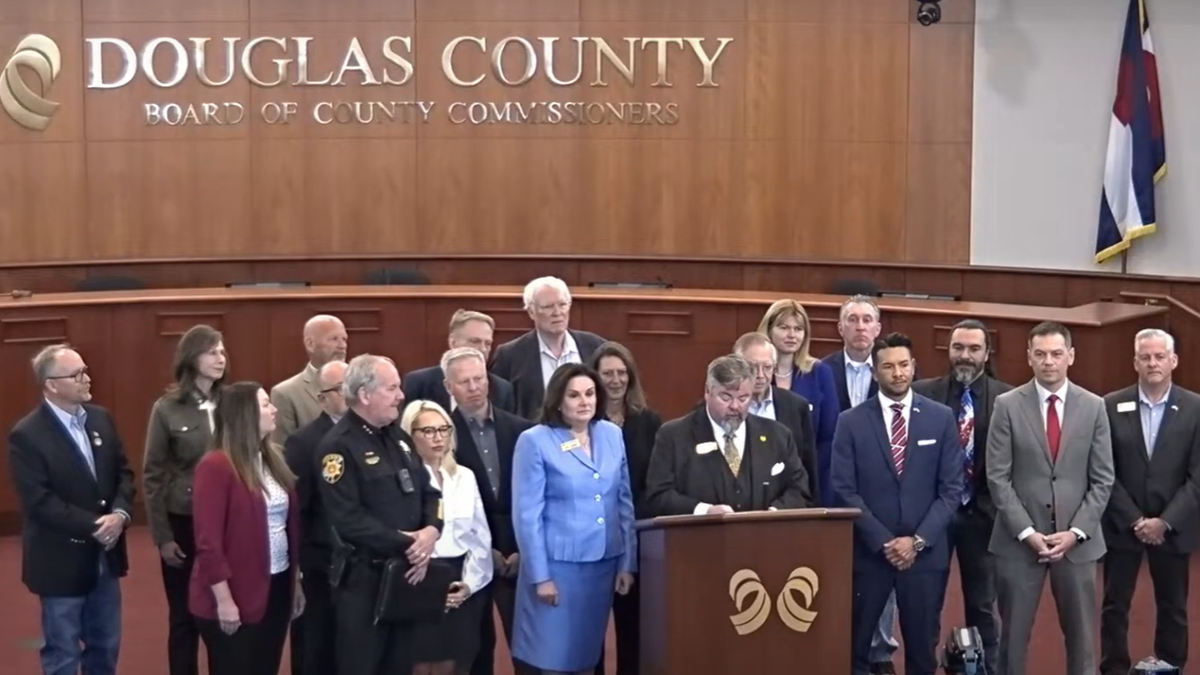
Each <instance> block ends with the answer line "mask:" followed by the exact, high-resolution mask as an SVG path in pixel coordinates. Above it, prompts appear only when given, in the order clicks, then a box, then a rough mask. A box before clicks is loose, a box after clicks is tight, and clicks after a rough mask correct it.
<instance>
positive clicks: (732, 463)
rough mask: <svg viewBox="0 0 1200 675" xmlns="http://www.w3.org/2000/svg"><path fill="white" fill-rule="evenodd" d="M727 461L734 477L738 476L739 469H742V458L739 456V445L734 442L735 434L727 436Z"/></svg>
mask: <svg viewBox="0 0 1200 675" xmlns="http://www.w3.org/2000/svg"><path fill="white" fill-rule="evenodd" d="M725 461H726V462H727V463H728V464H729V470H730V471H732V472H733V475H734V476H737V475H738V469H740V468H741V467H742V458H741V457H739V456H738V451H737V444H735V443H734V442H733V432H732V431H731V432H729V433H727V434H725Z"/></svg>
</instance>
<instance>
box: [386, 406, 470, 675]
mask: <svg viewBox="0 0 1200 675" xmlns="http://www.w3.org/2000/svg"><path fill="white" fill-rule="evenodd" d="M400 426H401V428H402V429H404V431H405V433H407V434H408V435H409V436H412V439H413V443H414V445H416V448H417V454H418V455H420V456H421V459H422V460H423V461H424V463H425V468H426V469H428V470H429V475H430V476H431V477H432V478H433V483H434V485H436V486H437V488H438V489H439V490H441V491H442V517H443V520H444V521H445V525H444V526H443V527H442V536H441V537H440V538H439V539H438V541H437V544H436V545H435V546H434V549H433V557H434V560H435V562H438V563H440V564H444V565H450V566H452V567H453V568H454V569H455V570H456V571H458V572H459V574H460V575H461V576H460V577H459V578H460V579H461V581H458V582H455V584H454V585H453V586H451V587H450V591H451V592H450V595H449V596H448V597H447V598H446V615H445V617H444V618H443V619H442V621H440V622H438V623H430V624H425V625H421V626H419V627H418V628H417V631H416V633H417V634H416V635H414V638H413V642H412V643H413V645H414V649H415V651H416V654H415V663H416V666H415V667H414V668H413V673H414V675H451V674H452V673H456V672H459V673H465V672H466V671H468V670H469V669H470V666H471V663H472V662H473V661H474V659H475V654H476V652H477V651H478V650H479V637H480V627H481V626H482V624H483V616H484V614H483V613H484V612H486V611H490V608H489V607H486V606H484V602H483V596H477V595H476V594H477V593H479V591H480V590H481V589H483V587H484V586H487V585H488V584H489V583H491V582H492V533H491V530H489V529H488V524H487V518H486V516H485V515H484V512H483V500H482V499H481V498H480V496H479V485H478V484H477V483H476V482H475V474H474V473H472V472H471V470H470V469H468V468H467V467H465V466H459V465H458V463H457V462H455V461H454V444H455V436H454V423H453V422H452V421H451V420H450V415H449V414H448V413H447V412H446V410H445V409H444V408H442V406H440V405H438V404H437V403H434V402H432V401H413V402H411V403H409V404H408V407H407V408H405V410H404V416H403V417H402V418H401V419H400Z"/></svg>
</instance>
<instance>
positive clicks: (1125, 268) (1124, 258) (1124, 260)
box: [1121, 249, 1129, 275]
mask: <svg viewBox="0 0 1200 675" xmlns="http://www.w3.org/2000/svg"><path fill="white" fill-rule="evenodd" d="M1128 273H1129V249H1125V250H1124V251H1121V274H1122V275H1125V274H1128Z"/></svg>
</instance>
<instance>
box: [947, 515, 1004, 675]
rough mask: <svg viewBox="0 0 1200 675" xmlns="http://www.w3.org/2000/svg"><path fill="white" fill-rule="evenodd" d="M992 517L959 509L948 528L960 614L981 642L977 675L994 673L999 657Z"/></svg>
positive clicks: (998, 623) (998, 620)
mask: <svg viewBox="0 0 1200 675" xmlns="http://www.w3.org/2000/svg"><path fill="white" fill-rule="evenodd" d="M994 524H995V520H994V519H993V518H988V517H987V516H985V515H984V514H982V513H980V512H979V511H977V510H975V509H961V510H959V512H958V513H957V514H956V516H955V519H954V525H953V529H952V534H953V541H954V553H955V555H957V556H958V574H959V580H960V581H961V583H962V589H963V615H964V617H965V618H966V623H967V625H968V626H974V627H975V628H977V629H979V639H980V640H982V641H983V666H984V670H983V672H982V673H980V675H997V674H996V661H997V659H999V658H1000V615H999V613H998V612H997V609H996V560H995V557H994V556H993V555H992V554H991V553H989V552H988V543H989V542H990V541H991V538H992V526H993V525H994Z"/></svg>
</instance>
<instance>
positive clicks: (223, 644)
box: [196, 570, 293, 675]
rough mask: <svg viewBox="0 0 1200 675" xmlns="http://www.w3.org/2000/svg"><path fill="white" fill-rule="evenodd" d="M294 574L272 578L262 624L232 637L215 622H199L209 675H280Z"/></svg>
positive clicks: (253, 624) (248, 627)
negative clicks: (206, 654)
mask: <svg viewBox="0 0 1200 675" xmlns="http://www.w3.org/2000/svg"><path fill="white" fill-rule="evenodd" d="M292 583H293V581H292V573H291V572H290V571H287V570H285V571H283V572H280V573H279V574H274V575H272V576H271V581H270V584H271V590H270V592H269V594H268V595H267V611H266V613H265V614H263V617H262V619H261V620H259V621H258V622H256V623H252V624H242V625H241V626H240V627H239V628H238V629H237V630H236V631H234V633H233V635H227V634H226V633H225V631H223V630H221V623H220V622H219V621H217V620H214V619H198V620H197V621H196V623H197V624H198V625H199V627H200V637H201V638H203V640H204V647H205V649H206V650H207V651H208V675H278V673H279V664H280V662H282V661H283V643H284V642H286V641H287V635H288V624H289V623H290V622H291V618H292Z"/></svg>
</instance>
